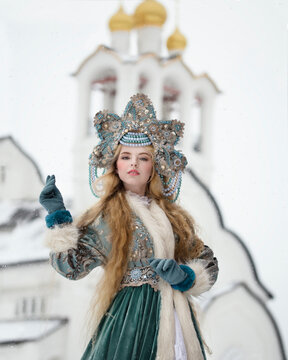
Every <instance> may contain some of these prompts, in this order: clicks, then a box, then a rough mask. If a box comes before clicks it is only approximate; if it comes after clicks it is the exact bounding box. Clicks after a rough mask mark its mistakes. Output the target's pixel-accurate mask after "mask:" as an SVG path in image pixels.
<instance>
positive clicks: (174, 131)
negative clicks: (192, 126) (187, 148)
mask: <svg viewBox="0 0 288 360" xmlns="http://www.w3.org/2000/svg"><path fill="white" fill-rule="evenodd" d="M94 126H95V128H96V131H97V134H98V136H99V138H100V143H99V144H98V145H97V146H95V148H94V149H93V152H92V153H91V154H90V156H89V182H90V187H91V190H92V192H93V194H94V195H95V196H97V195H96V194H95V192H94V191H93V188H92V183H93V182H94V181H95V178H97V177H98V175H97V168H100V169H101V168H102V169H104V171H105V170H106V169H108V168H109V167H110V166H111V165H112V162H113V159H114V155H115V151H116V148H117V146H118V144H119V143H120V144H122V145H126V146H147V145H152V146H153V148H154V159H155V169H156V171H157V173H158V175H159V176H160V178H161V181H162V190H163V194H164V196H166V197H170V196H171V195H173V194H174V193H175V192H177V196H176V197H178V194H179V191H180V186H181V175H182V171H183V170H184V168H185V166H186V165H187V160H186V157H185V156H184V155H183V154H182V153H181V152H179V151H177V150H175V149H174V146H175V145H176V144H177V143H178V142H179V140H180V137H182V136H183V130H184V123H182V122H181V121H178V120H157V119H156V113H155V110H154V107H153V104H152V102H151V100H150V99H149V98H148V97H147V95H144V94H137V95H134V96H132V97H131V98H130V101H129V102H128V104H127V106H126V108H125V110H124V113H123V115H122V117H120V116H118V115H117V114H114V113H108V111H99V112H98V113H97V114H96V115H95V117H94Z"/></svg>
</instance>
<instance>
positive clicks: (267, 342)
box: [202, 285, 283, 360]
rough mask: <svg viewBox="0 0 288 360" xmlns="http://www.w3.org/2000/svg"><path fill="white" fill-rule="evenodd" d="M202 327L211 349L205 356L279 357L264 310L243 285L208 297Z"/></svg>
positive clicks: (220, 359)
mask: <svg viewBox="0 0 288 360" xmlns="http://www.w3.org/2000/svg"><path fill="white" fill-rule="evenodd" d="M231 324H233V329H231ZM202 329H203V333H204V334H205V337H206V341H207V343H208V345H209V346H210V347H211V349H212V351H213V353H212V355H211V356H209V357H208V358H209V359H213V360H236V359H237V360H271V359H273V360H280V359H281V360H282V359H283V354H282V353H281V347H279V338H278V336H277V334H276V331H275V327H274V326H273V323H272V322H271V319H270V317H269V315H267V311H266V310H265V309H264V307H263V306H262V305H261V304H260V303H259V301H258V300H257V299H256V298H255V297H253V296H252V295H251V294H250V293H249V291H247V288H245V287H244V286H241V285H240V286H238V287H237V288H235V289H234V290H233V291H232V289H231V291H228V292H227V293H224V294H222V295H220V296H219V297H217V298H215V300H212V302H211V304H209V305H208V307H207V309H206V310H205V312H204V314H203V318H202Z"/></svg>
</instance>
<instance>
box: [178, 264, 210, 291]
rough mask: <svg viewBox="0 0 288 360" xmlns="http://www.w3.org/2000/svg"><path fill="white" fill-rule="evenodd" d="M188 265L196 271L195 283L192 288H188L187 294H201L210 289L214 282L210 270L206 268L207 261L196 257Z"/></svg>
mask: <svg viewBox="0 0 288 360" xmlns="http://www.w3.org/2000/svg"><path fill="white" fill-rule="evenodd" d="M185 265H188V266H189V267H190V268H191V269H192V270H193V271H194V272H195V283H194V285H193V286H192V288H191V289H189V290H187V291H186V292H185V294H187V295H193V296H199V295H201V294H202V293H204V292H205V291H208V290H209V289H210V288H211V286H212V284H211V282H210V276H209V273H208V271H207V270H206V269H205V265H207V263H206V262H205V263H204V264H203V262H202V261H201V259H198V260H197V259H195V260H192V261H190V262H189V263H188V264H185Z"/></svg>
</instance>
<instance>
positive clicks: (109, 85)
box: [87, 69, 117, 135]
mask: <svg viewBox="0 0 288 360" xmlns="http://www.w3.org/2000/svg"><path fill="white" fill-rule="evenodd" d="M116 81H117V76H116V72H115V71H114V70H113V69H106V70H104V71H101V73H100V74H99V75H98V76H96V77H95V78H94V79H93V80H92V81H91V84H90V104H89V116H88V126H87V134H88V135H94V133H95V129H94V125H93V119H94V116H95V114H96V112H97V111H99V109H103V110H104V109H105V110H108V111H109V112H113V111H114V106H115V95H116Z"/></svg>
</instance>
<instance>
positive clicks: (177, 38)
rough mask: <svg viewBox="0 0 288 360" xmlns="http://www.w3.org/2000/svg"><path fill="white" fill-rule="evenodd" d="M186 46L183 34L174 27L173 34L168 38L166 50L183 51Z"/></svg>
mask: <svg viewBox="0 0 288 360" xmlns="http://www.w3.org/2000/svg"><path fill="white" fill-rule="evenodd" d="M186 45H187V40H186V38H185V36H184V35H183V34H181V32H180V31H179V29H178V27H176V29H175V31H174V33H173V34H172V35H170V36H169V38H168V40H167V48H168V50H184V49H185V47H186Z"/></svg>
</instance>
